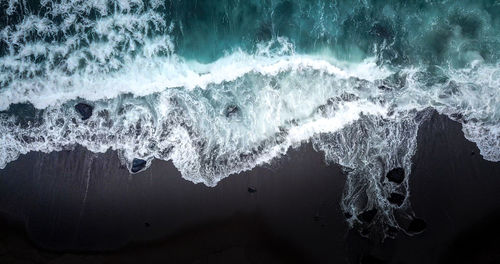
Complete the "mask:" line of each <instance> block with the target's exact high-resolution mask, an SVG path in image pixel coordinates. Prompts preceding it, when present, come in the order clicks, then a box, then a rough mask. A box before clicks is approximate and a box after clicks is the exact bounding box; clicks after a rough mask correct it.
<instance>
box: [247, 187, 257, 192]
mask: <svg viewBox="0 0 500 264" xmlns="http://www.w3.org/2000/svg"><path fill="white" fill-rule="evenodd" d="M248 192H249V193H256V192H257V189H255V187H248Z"/></svg>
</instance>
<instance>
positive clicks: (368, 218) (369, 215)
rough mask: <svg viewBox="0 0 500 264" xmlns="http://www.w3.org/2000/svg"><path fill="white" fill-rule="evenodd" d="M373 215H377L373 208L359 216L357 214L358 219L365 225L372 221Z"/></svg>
mask: <svg viewBox="0 0 500 264" xmlns="http://www.w3.org/2000/svg"><path fill="white" fill-rule="evenodd" d="M375 215H377V209H376V208H373V209H370V210H367V211H364V212H362V213H361V214H359V215H358V219H359V220H361V221H363V222H365V223H369V222H371V221H372V220H373V218H374V217H375Z"/></svg>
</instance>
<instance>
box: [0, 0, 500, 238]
mask: <svg viewBox="0 0 500 264" xmlns="http://www.w3.org/2000/svg"><path fill="white" fill-rule="evenodd" d="M81 102H83V103H87V104H89V105H91V106H92V107H93V108H94V111H93V115H92V116H91V117H90V118H89V119H88V120H82V119H81V117H80V116H79V114H78V113H77V112H76V111H75V108H74V106H75V104H77V103H81ZM431 110H435V111H437V112H439V113H441V114H445V115H448V116H450V118H452V119H453V120H456V121H457V122H460V123H462V125H463V132H464V134H465V136H466V137H467V138H468V139H469V140H471V141H473V142H475V143H476V144H477V145H478V147H479V149H480V151H481V155H482V156H483V157H484V158H485V159H487V160H490V161H500V140H499V139H500V125H499V121H500V1H498V0H497V1H405V2H402V1H367V0H366V1H326V0H325V1H320V0H316V1H314V0H310V1H278V0H273V1H250V0H249V1H236V0H234V1H208V0H207V1H194V0H193V1H159V0H153V1H141V0H128V1H127V0H122V1H106V0H95V1H70V0H66V1H50V0H43V1H14V0H12V1H7V0H0V111H2V112H0V132H1V133H0V139H1V140H0V168H4V167H5V166H6V165H7V164H8V163H9V162H12V161H15V160H16V159H17V158H18V156H19V155H21V154H25V153H28V152H30V151H42V152H51V151H57V150H61V149H68V148H72V147H73V146H74V145H75V144H81V145H83V146H85V147H86V148H87V149H89V150H90V151H93V152H105V151H106V150H108V149H110V148H111V149H113V150H116V151H117V153H118V155H119V157H120V159H121V161H122V162H123V164H124V165H126V166H127V167H128V168H129V169H131V164H132V161H133V159H135V158H140V159H144V160H146V161H147V166H149V165H150V164H151V162H153V161H154V160H155V159H161V160H172V162H173V163H174V165H175V166H176V167H177V168H178V169H179V171H180V172H181V174H182V176H183V177H184V178H185V179H187V180H190V181H192V182H194V183H203V184H205V185H207V186H214V185H216V184H217V183H218V182H219V181H220V180H221V179H223V178H225V177H228V176H230V175H231V174H235V173H238V172H241V171H244V170H249V169H252V168H254V167H255V166H258V165H262V164H266V163H271V162H272V161H273V160H274V159H276V158H277V157H280V156H282V155H285V154H286V152H287V150H288V149H290V148H294V147H297V146H299V145H301V144H303V143H305V142H311V143H312V144H313V146H314V147H315V149H316V150H317V151H321V152H323V153H324V154H325V160H326V162H327V163H336V164H340V165H341V166H342V167H343V168H344V169H345V172H346V174H347V176H348V177H347V179H348V180H347V185H346V189H345V193H344V199H343V201H342V203H341V205H342V208H343V210H344V211H345V212H346V213H348V214H350V215H353V216H357V215H359V214H360V213H361V212H363V211H365V210H368V209H371V208H377V209H378V213H377V214H376V217H375V220H374V221H375V222H376V223H378V225H374V226H378V227H383V228H386V227H388V226H392V227H396V228H399V226H398V223H397V221H396V218H395V216H394V215H395V213H396V212H398V213H400V214H401V213H402V214H406V215H411V214H412V213H411V205H410V202H409V200H408V199H406V200H405V201H404V202H403V204H402V205H401V206H397V205H394V204H391V203H389V202H387V197H389V196H390V194H391V193H393V192H397V193H402V194H405V196H406V197H408V195H409V187H408V177H406V178H405V181H404V182H403V183H402V184H401V185H397V184H393V183H390V182H387V179H385V175H386V173H387V172H388V171H389V170H391V169H393V168H399V167H401V168H404V169H405V172H406V174H407V175H409V174H410V172H411V166H412V163H411V162H412V157H413V154H414V153H415V151H416V147H417V146H416V136H417V132H418V128H419V126H420V124H421V123H422V122H423V121H425V119H426V117H427V116H428V114H429V111H431ZM0 173H1V170H0ZM348 221H349V223H350V224H351V225H353V226H358V225H360V223H361V222H360V220H359V219H357V217H352V218H349V219H348Z"/></svg>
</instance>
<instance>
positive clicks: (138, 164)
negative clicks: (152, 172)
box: [131, 159, 146, 173]
mask: <svg viewBox="0 0 500 264" xmlns="http://www.w3.org/2000/svg"><path fill="white" fill-rule="evenodd" d="M144 167H146V161H145V160H143V159H134V160H133V161H132V169H131V171H132V172H133V173H136V172H139V171H141V170H142V169H144Z"/></svg>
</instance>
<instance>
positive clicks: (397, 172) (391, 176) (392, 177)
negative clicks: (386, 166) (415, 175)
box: [386, 168, 405, 184]
mask: <svg viewBox="0 0 500 264" xmlns="http://www.w3.org/2000/svg"><path fill="white" fill-rule="evenodd" d="M386 177H387V179H388V180H389V181H391V182H395V183H397V184H401V183H402V182H403V181H404V179H405V170H404V169H403V168H394V169H392V170H390V171H389V172H388V173H387V175H386Z"/></svg>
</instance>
